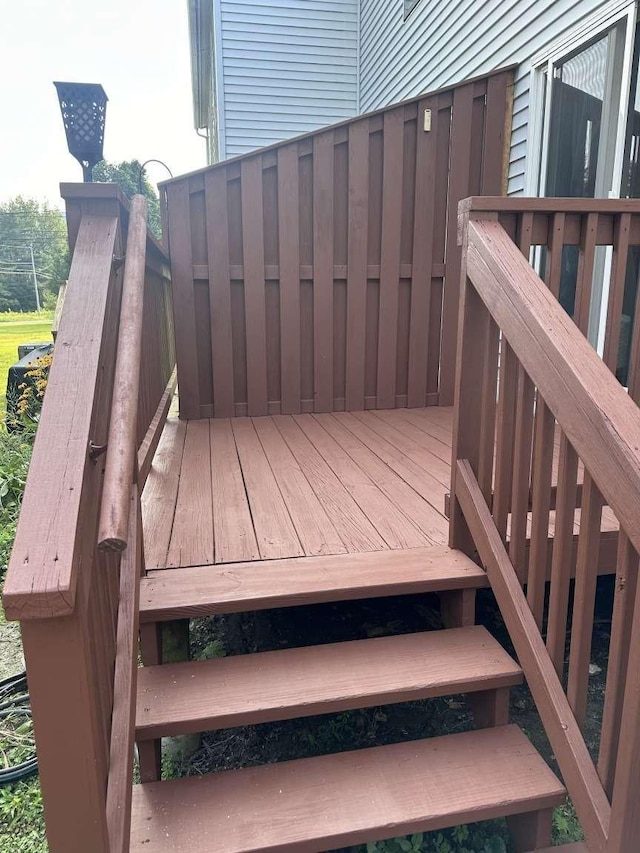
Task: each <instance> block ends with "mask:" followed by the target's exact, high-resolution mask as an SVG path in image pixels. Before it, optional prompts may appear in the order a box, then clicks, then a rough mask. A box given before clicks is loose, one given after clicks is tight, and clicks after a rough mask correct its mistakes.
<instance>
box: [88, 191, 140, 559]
mask: <svg viewBox="0 0 640 853" xmlns="http://www.w3.org/2000/svg"><path fill="white" fill-rule="evenodd" d="M146 238H147V200H146V198H145V197H144V196H142V195H136V196H134V197H133V199H132V201H131V210H130V215H129V228H128V232H127V252H126V257H125V263H124V277H123V282H122V299H121V303H120V323H119V333H118V348H117V354H116V364H115V377H114V387H113V399H112V401H111V418H110V423H109V437H108V440H107V462H106V467H105V472H104V485H103V487H102V506H101V511H100V526H99V532H98V547H100V548H104V549H107V550H108V549H112V550H115V551H124V549H125V548H126V547H127V530H128V527H129V512H130V503H131V498H130V494H131V484H132V483H133V480H134V461H135V460H136V450H137V446H136V418H137V415H138V394H139V388H140V355H141V352H142V321H143V310H144V272H145V257H146Z"/></svg>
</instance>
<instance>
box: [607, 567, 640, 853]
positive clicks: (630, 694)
mask: <svg viewBox="0 0 640 853" xmlns="http://www.w3.org/2000/svg"><path fill="white" fill-rule="evenodd" d="M635 570H636V571H637V563H636V567H635ZM628 649H629V661H628V665H627V667H626V675H625V678H624V683H623V685H621V686H623V689H624V702H623V706H622V716H621V721H620V735H619V738H620V740H619V743H620V747H621V748H620V749H619V750H618V755H617V761H616V767H615V779H614V786H613V799H612V802H611V828H610V832H609V839H608V844H607V848H606V849H607V853H636V851H637V850H638V839H639V838H640V808H638V790H640V725H639V721H640V584H637V585H636V589H635V596H634V599H633V618H632V621H631V630H630V632H629V645H628Z"/></svg>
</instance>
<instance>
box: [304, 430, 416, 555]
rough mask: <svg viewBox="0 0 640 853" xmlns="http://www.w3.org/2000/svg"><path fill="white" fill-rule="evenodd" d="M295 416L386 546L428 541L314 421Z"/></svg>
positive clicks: (403, 546)
mask: <svg viewBox="0 0 640 853" xmlns="http://www.w3.org/2000/svg"><path fill="white" fill-rule="evenodd" d="M294 419H295V420H296V423H297V424H298V426H299V427H300V429H301V430H302V431H303V432H304V433H305V435H306V436H307V438H308V439H309V441H311V443H312V444H313V445H314V447H315V448H316V450H318V452H319V453H320V454H321V455H322V457H323V459H324V460H325V461H326V462H327V464H328V465H329V466H330V467H331V469H332V470H333V472H334V474H335V475H336V476H337V477H338V478H339V479H340V481H341V482H342V483H343V484H344V485H345V487H346V488H347V490H348V491H349V493H350V494H351V495H352V497H353V499H354V500H355V502H356V503H357V504H358V506H359V507H360V508H361V509H362V511H363V512H364V514H365V515H366V516H367V517H368V518H369V519H370V520H371V522H372V523H373V525H374V527H375V528H376V530H378V532H379V534H380V535H381V536H382V538H383V539H384V541H385V542H386V543H387V545H388V546H389V548H416V547H419V546H420V545H425V544H428V540H427V539H425V537H424V536H423V535H422V534H421V533H420V531H419V530H418V529H417V527H415V526H414V525H413V523H412V522H411V521H409V519H408V518H407V517H406V516H405V515H404V514H403V513H402V512H400V511H399V510H398V509H397V508H396V507H395V506H394V504H393V503H392V502H391V501H390V500H389V498H388V497H387V496H386V495H385V494H384V492H383V491H382V489H381V488H380V486H379V485H376V483H375V482H374V481H373V480H372V479H371V478H370V476H369V475H367V473H366V472H364V471H363V470H362V469H361V468H360V467H359V466H358V465H357V464H356V463H355V462H354V461H353V459H352V458H351V457H350V456H349V454H348V453H346V452H345V451H344V450H343V449H342V448H341V447H340V445H339V444H338V443H337V442H336V441H335V440H334V439H333V438H332V437H331V436H330V435H329V434H328V433H327V432H326V430H324V429H323V428H322V427H321V426H320V425H319V424H318V423H317V421H314V420H313V419H307V418H304V417H303V416H301V415H296V416H294ZM390 473H391V472H390Z"/></svg>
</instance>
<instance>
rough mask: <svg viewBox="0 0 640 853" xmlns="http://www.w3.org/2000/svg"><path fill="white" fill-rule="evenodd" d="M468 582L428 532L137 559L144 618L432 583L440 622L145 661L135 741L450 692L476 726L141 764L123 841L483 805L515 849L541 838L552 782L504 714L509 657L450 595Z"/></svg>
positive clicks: (429, 815)
mask: <svg viewBox="0 0 640 853" xmlns="http://www.w3.org/2000/svg"><path fill="white" fill-rule="evenodd" d="M486 583H487V581H486V575H485V573H484V572H483V571H482V570H481V569H480V568H479V567H478V566H477V565H476V564H475V563H473V562H472V561H471V560H470V559H468V558H467V557H466V556H464V555H463V554H462V553H460V552H456V551H452V550H450V549H448V548H440V547H438V548H435V547H432V548H416V549H410V550H407V551H395V552H394V551H391V552H388V551H387V552H381V553H377V552H373V553H366V554H349V555H337V556H330V557H309V558H298V559H286V560H274V561H267V562H260V563H257V562H254V563H244V564H233V565H226V566H196V567H193V568H190V569H189V568H182V569H180V570H179V571H172V570H163V571H156V572H150V573H149V574H148V575H147V576H146V577H145V578H143V580H142V586H141V603H140V607H141V621H142V623H143V626H144V627H145V628H146V630H147V631H149V630H150V629H152V626H153V625H154V624H155V625H156V627H157V626H158V625H159V623H160V622H162V621H166V620H172V619H177V618H179V619H185V618H189V617H196V616H202V615H209V614H217V613H233V612H236V613H241V612H245V611H251V610H256V609H266V608H271V607H287V606H289V607H295V606H299V605H306V604H314V603H324V602H328V601H341V600H349V599H352V600H353V599H358V598H369V597H371V598H372V597H379V596H388V595H401V594H415V593H423V592H435V591H437V592H440V593H441V594H442V597H443V601H445V602H448V604H447V605H446V606H445V608H444V609H443V615H445V617H446V618H445V621H446V623H447V624H448V625H449V627H447V628H445V629H442V630H436V631H428V632H418V633H412V634H402V635H395V636H385V637H376V638H373V639H366V640H352V641H348V642H340V643H326V644H322V645H315V646H307V647H302V648H289V649H284V650H277V651H267V652H258V653H254V654H244V655H235V656H231V657H228V658H217V659H213V660H206V661H191V662H184V663H167V664H162V663H160V662H158V663H156V664H155V665H146V666H145V667H143V669H142V670H140V671H139V675H138V701H137V713H136V740H137V741H138V744H139V746H140V747H141V748H142V747H145V748H148V747H149V746H150V745H151V744H152V743H154V744H155V745H156V748H157V744H158V743H159V740H160V738H162V737H165V736H173V735H180V734H187V733H191V732H200V731H210V730H214V729H221V728H230V727H234V726H241V725H253V724H257V723H266V722H271V721H275V720H285V719H295V718H299V717H305V716H310V715H315V714H324V713H335V712H342V711H345V710H352V709H357V708H365V707H371V706H377V705H385V704H392V703H398V702H406V701H413V700H417V699H428V698H434V697H439V696H447V695H454V694H459V693H465V694H467V695H468V696H469V699H470V703H471V707H472V709H473V711H474V715H475V716H476V724H477V726H478V728H477V729H476V730H475V731H470V732H465V733H462V734H455V735H446V736H441V737H434V738H430V739H427V740H418V741H409V742H404V743H397V744H391V745H387V746H380V747H373V748H368V749H360V750H355V751H352V752H343V753H338V754H330V755H324V756H320V757H314V758H302V759H297V760H294V761H287V762H282V763H278V764H274V765H265V766H259V767H250V768H246V769H241V770H229V771H224V772H219V773H212V774H209V775H207V776H204V777H200V778H186V779H175V780H167V781H160V780H157V779H156V780H155V781H147V782H145V783H144V784H142V785H139V786H136V787H135V788H134V796H133V806H132V833H131V851H133V853H137V851H141V853H169V851H177V850H183V849H184V850H190V851H192V853H199V851H202V853H205V851H207V853H216V852H217V851H219V853H250V852H251V853H258V851H264V853H266V851H270V853H275V851H291V853H294V851H295V853H305V851H307V853H311V851H324V850H334V849H336V848H339V847H344V846H347V845H352V844H360V843H363V842H366V841H373V840H379V839H384V838H389V837H395V836H399V835H403V834H407V833H412V832H422V831H428V830H432V829H441V828H444V827H447V826H452V825H456V824H459V823H464V822H470V821H477V820H483V819H490V818H495V817H501V816H504V817H507V818H508V820H509V827H510V830H511V832H512V836H513V838H514V842H515V848H514V849H515V850H517V851H518V853H525V851H529V850H532V849H536V847H541V846H542V845H544V844H548V843H549V837H548V830H549V827H550V819H551V817H550V816H551V809H552V808H553V807H554V806H556V805H558V804H560V803H561V802H563V801H564V797H565V791H564V788H563V786H562V784H561V783H560V782H559V781H558V780H557V779H556V777H555V776H554V774H553V773H552V772H551V771H550V770H549V768H548V767H547V765H546V764H545V762H544V761H543V760H542V758H541V757H540V756H539V755H538V754H537V752H536V751H535V749H534V747H533V746H532V745H531V744H530V743H529V741H528V740H527V738H526V737H525V735H524V734H523V733H522V732H521V731H520V730H519V729H518V728H517V727H516V726H513V725H508V694H509V688H510V687H511V686H513V685H516V684H519V683H520V682H521V680H522V672H521V670H520V668H519V666H518V665H517V663H515V661H513V660H512V659H511V658H510V656H509V655H508V654H507V653H506V652H505V651H504V649H503V648H502V647H501V646H500V645H499V643H498V642H497V641H496V640H495V639H494V638H493V637H492V636H491V635H490V634H489V633H488V632H487V631H486V629H485V628H483V627H482V626H479V625H474V624H470V620H469V612H470V611H469V609H468V607H467V608H465V607H462V606H456V604H455V602H456V600H458V603H459V604H460V602H462V601H467V602H468V600H469V597H470V596H471V600H472V601H473V596H474V594H475V590H476V589H477V588H480V587H483V586H486ZM471 612H472V611H471ZM465 614H466V615H465ZM147 663H149V661H148V660H147ZM145 754H147V755H149V753H148V751H146V749H145V750H142V751H141V755H145ZM143 775H144V778H147V779H150V778H152V777H150V776H149V775H148V773H146V774H143Z"/></svg>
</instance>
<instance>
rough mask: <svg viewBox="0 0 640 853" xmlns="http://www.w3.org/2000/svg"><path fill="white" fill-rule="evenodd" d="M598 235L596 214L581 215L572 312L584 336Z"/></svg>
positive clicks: (589, 308)
mask: <svg viewBox="0 0 640 853" xmlns="http://www.w3.org/2000/svg"><path fill="white" fill-rule="evenodd" d="M597 237H598V214H597V213H588V214H587V215H586V217H585V216H583V217H582V228H581V231H580V253H579V256H578V273H577V277H576V300H575V308H574V312H573V317H574V320H575V321H576V323H577V325H578V328H579V329H580V331H581V332H582V333H583V335H585V336H586V334H587V332H588V330H589V312H590V310H591V292H592V289H593V266H594V261H595V254H596V239H597Z"/></svg>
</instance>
